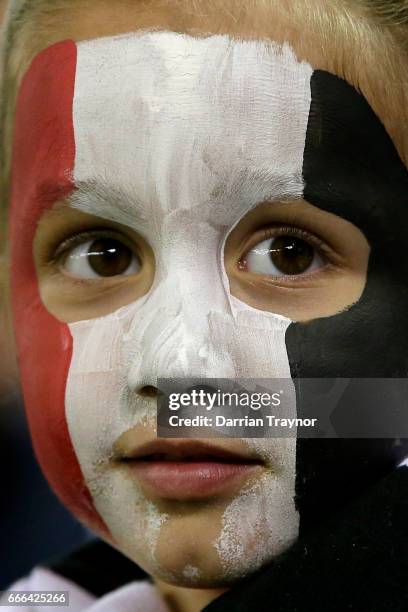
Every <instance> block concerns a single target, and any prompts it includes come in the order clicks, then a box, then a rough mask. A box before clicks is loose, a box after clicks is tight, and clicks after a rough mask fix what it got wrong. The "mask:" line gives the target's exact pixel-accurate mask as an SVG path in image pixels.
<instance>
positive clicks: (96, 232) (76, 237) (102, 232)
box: [51, 228, 140, 265]
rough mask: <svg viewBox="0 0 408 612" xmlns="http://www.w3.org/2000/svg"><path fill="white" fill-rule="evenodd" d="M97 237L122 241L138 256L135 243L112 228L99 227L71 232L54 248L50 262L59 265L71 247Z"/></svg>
mask: <svg viewBox="0 0 408 612" xmlns="http://www.w3.org/2000/svg"><path fill="white" fill-rule="evenodd" d="M98 238H113V239H115V240H118V242H122V243H123V244H124V245H125V246H126V247H127V248H128V249H130V250H131V251H133V252H134V253H135V254H136V255H137V256H138V257H140V253H139V252H138V250H137V249H136V247H135V245H134V244H133V243H131V241H130V240H129V238H127V237H126V236H124V235H123V234H121V233H120V232H116V231H114V230H109V229H106V228H101V229H92V230H89V231H84V232H80V233H79V234H73V235H71V236H68V238H65V239H64V240H63V241H62V242H61V243H60V244H59V245H58V246H57V247H56V249H55V251H54V253H53V255H52V256H51V263H52V264H53V265H61V264H62V263H63V262H64V260H65V257H67V256H68V253H69V251H70V250H71V249H73V248H75V247H76V246H79V245H80V244H83V243H84V242H87V241H89V240H92V239H95V240H96V239H98Z"/></svg>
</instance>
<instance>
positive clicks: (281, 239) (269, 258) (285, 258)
mask: <svg viewBox="0 0 408 612" xmlns="http://www.w3.org/2000/svg"><path fill="white" fill-rule="evenodd" d="M299 232H301V230H299ZM315 240H316V239H315ZM313 242H314V239H313V238H312V237H311V236H310V237H307V238H306V237H304V236H303V235H300V236H299V235H296V230H295V228H292V229H291V231H290V233H289V232H288V233H280V235H278V236H271V237H269V238H268V239H267V240H263V241H262V242H258V243H257V244H256V245H255V246H254V247H253V248H252V249H251V250H250V251H248V252H247V254H246V256H245V257H244V258H243V259H242V260H241V261H240V263H239V267H240V269H241V270H245V271H248V272H253V273H255V274H262V275H264V276H275V277H282V276H301V275H306V274H311V273H313V272H315V271H316V270H319V269H321V268H324V267H325V265H326V261H325V259H324V256H323V255H322V254H321V253H320V252H319V249H318V248H317V245H314V244H313Z"/></svg>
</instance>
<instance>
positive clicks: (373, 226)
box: [286, 71, 408, 533]
mask: <svg viewBox="0 0 408 612" xmlns="http://www.w3.org/2000/svg"><path fill="white" fill-rule="evenodd" d="M311 92H312V102H311V107H310V114H309V122H308V129H307V135H306V146H305V153H304V164H303V176H304V181H305V189H304V198H305V200H307V201H308V202H310V203H311V204H313V205H315V206H317V207H319V208H321V209H323V210H326V211H328V212H330V213H334V214H336V215H338V216H340V217H343V218H344V219H347V220H348V221H350V222H351V223H353V224H354V225H356V226H357V227H358V228H360V230H361V231H362V232H363V233H364V235H365V236H366V238H367V240H368V242H369V244H370V248H371V252H370V259H369V265H368V272H367V281H366V286H365V289H364V292H363V295H362V297H361V298H360V300H359V301H358V302H357V303H356V304H354V305H353V306H351V307H350V308H349V309H348V310H347V311H344V312H342V313H340V314H337V315H334V316H331V317H327V318H323V319H318V320H315V321H311V322H307V323H294V324H292V325H290V326H289V328H288V329H287V332H286V345H287V351H288V356H289V363H290V367H291V375H292V377H293V378H294V379H297V378H301V377H309V378H320V377H323V378H336V377H346V378H395V377H402V378H403V377H406V376H407V375H408V249H407V247H406V243H407V230H408V171H407V169H406V168H405V166H404V164H403V163H402V161H401V159H400V157H399V155H398V153H397V151H396V149H395V147H394V145H393V143H392V141H391V139H390V137H389V136H388V134H387V132H386V130H385V128H384V126H383V125H382V123H381V122H380V120H379V119H378V117H377V116H376V115H375V113H374V112H373V110H372V109H371V107H370V106H369V104H368V102H367V101H366V100H365V98H364V97H363V96H362V95H360V94H359V93H358V92H357V91H356V90H355V89H354V88H353V87H352V86H351V85H349V84H348V83H347V82H346V81H344V80H342V79H340V78H338V77H336V76H334V75H332V74H330V73H327V72H323V71H315V72H314V73H313V76H312V79H311ZM299 384H301V382H300V381H299ZM348 400H350V397H349V396H348V395H347V394H346V395H345V396H344V397H343V398H342V400H341V403H340V405H339V406H338V409H339V410H341V409H342V406H343V408H344V409H346V406H347V402H348ZM297 402H298V413H299V412H301V411H302V405H301V398H300V394H299V393H298V395H297ZM407 453H408V440H406V439H403V440H400V441H399V440H395V439H394V440H393V439H330V440H329V439H320V440H313V439H299V440H298V442H297V472H296V473H297V483H296V498H297V500H296V501H297V507H298V509H299V512H300V521H301V523H300V530H301V533H302V531H304V530H305V529H307V528H309V527H310V526H311V525H312V524H315V523H318V522H320V521H321V519H322V518H324V516H325V515H327V514H328V513H331V512H333V511H334V510H336V509H337V508H338V507H340V506H341V505H342V504H344V503H345V502H347V501H348V500H349V499H351V498H352V497H354V496H356V495H357V494H358V493H360V492H361V491H362V490H363V489H364V488H365V487H366V486H368V485H369V484H371V483H372V482H374V481H376V480H378V479H379V478H381V477H382V476H383V475H384V474H386V473H387V472H389V471H390V470H392V469H393V468H394V467H395V465H396V464H397V463H398V461H400V460H402V459H403V458H404V456H405V455H406V454H407Z"/></svg>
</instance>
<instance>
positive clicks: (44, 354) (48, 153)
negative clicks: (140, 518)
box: [10, 42, 106, 533]
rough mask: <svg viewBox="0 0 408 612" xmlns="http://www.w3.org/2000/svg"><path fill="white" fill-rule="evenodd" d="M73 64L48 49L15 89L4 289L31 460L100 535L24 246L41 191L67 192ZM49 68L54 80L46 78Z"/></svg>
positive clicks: (64, 50) (63, 358)
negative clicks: (8, 288)
mask: <svg viewBox="0 0 408 612" xmlns="http://www.w3.org/2000/svg"><path fill="white" fill-rule="evenodd" d="M75 63H76V47H75V45H74V44H73V43H69V42H68V43H61V44H58V45H55V46H54V47H52V48H50V49H49V50H47V51H46V52H44V53H43V54H41V55H40V56H38V57H37V59H36V60H34V62H33V64H32V66H31V67H30V69H29V71H28V73H27V74H26V76H25V78H24V80H23V83H22V86H21V89H20V93H19V97H18V101H17V106H16V114H15V130H14V143H13V170H12V192H11V209H10V242H11V245H12V250H11V261H12V267H11V285H12V296H13V314H14V326H15V333H16V344H17V351H18V358H19V364H20V373H21V382H22V388H23V393H24V400H25V406H26V411H27V416H28V422H29V425H30V429H31V433H32V438H33V444H34V448H35V451H36V455H37V458H38V460H39V463H40V465H41V467H42V469H43V471H44V473H45V475H46V477H47V479H48V481H49V483H50V485H51V486H52V488H53V489H54V490H55V492H56V493H57V495H58V496H59V497H60V499H61V500H62V502H63V503H64V504H65V505H67V506H68V507H69V508H70V509H71V510H72V511H73V512H74V513H75V514H76V515H77V516H78V517H79V518H80V519H81V520H82V521H84V522H85V523H87V524H89V525H91V526H92V527H94V528H95V530H96V531H98V532H99V533H106V528H105V526H104V524H103V521H102V520H101V519H100V517H99V516H98V514H97V513H96V512H95V509H94V508H93V504H92V500H91V497H90V495H89V492H88V490H87V488H86V485H85V483H84V479H83V476H82V473H81V470H80V467H79V465H78V462H77V459H76V457H75V453H74V451H73V448H72V443H71V439H70V435H69V432H68V428H67V423H66V416H65V386H66V380H67V375H68V371H69V367H70V362H71V355H72V337H71V334H70V331H69V329H68V327H67V326H66V325H64V324H61V323H59V322H58V321H57V320H56V319H55V318H53V317H52V316H51V315H50V314H49V313H48V312H47V311H46V309H45V308H44V306H43V304H42V302H41V298H40V295H39V288H38V281H37V276H36V272H35V268H34V262H33V256H32V248H31V247H32V244H33V237H34V232H35V229H36V224H37V221H38V219H39V218H40V216H41V214H42V211H43V210H45V209H46V208H47V207H49V206H50V205H51V202H49V199H47V197H45V195H44V189H45V190H46V189H47V188H49V186H50V185H57V187H55V189H57V190H58V195H60V196H62V197H64V196H66V195H67V194H69V193H70V192H71V191H72V189H73V184H72V181H71V178H70V176H71V169H72V167H73V163H74V151H75V145H74V138H73V129H72V98H73V91H74V78H75ZM56 67H58V68H57V72H58V74H59V75H60V77H61V78H60V79H55V78H52V76H51V75H52V73H53V70H55V69H56ZM54 195H55V194H54Z"/></svg>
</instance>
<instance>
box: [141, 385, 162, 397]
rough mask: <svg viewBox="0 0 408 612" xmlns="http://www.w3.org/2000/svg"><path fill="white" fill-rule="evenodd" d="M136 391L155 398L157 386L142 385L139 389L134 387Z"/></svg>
mask: <svg viewBox="0 0 408 612" xmlns="http://www.w3.org/2000/svg"><path fill="white" fill-rule="evenodd" d="M136 392H137V393H138V394H139V395H141V396H142V397H146V398H148V397H151V398H153V399H154V398H157V396H158V394H159V390H158V388H157V387H155V386H154V385H143V386H142V387H140V389H136Z"/></svg>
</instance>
